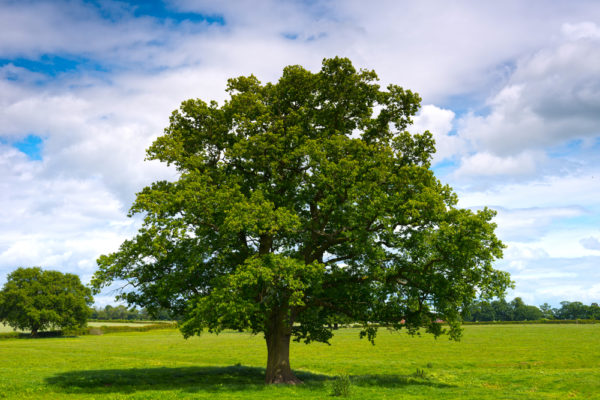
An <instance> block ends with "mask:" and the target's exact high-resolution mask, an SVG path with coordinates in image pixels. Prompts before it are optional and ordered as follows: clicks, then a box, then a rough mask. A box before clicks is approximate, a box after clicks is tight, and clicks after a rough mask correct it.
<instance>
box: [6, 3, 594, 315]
mask: <svg viewBox="0 0 600 400" xmlns="http://www.w3.org/2000/svg"><path fill="white" fill-rule="evenodd" d="M0 38H1V39H0V106H1V107H0V283H2V282H3V281H4V280H5V277H6V274H7V273H9V272H10V271H12V270H13V269H14V268H16V267H18V266H30V265H40V266H42V267H45V268H54V269H59V270H63V271H69V272H74V273H77V274H79V275H80V276H81V277H82V279H83V280H84V281H88V280H89V279H90V277H91V275H92V274H93V272H94V270H95V267H96V266H95V260H96V258H97V257H98V255H100V254H104V253H107V252H111V251H113V250H115V249H116V248H117V247H118V245H119V244H120V243H121V242H122V241H123V240H124V239H126V238H128V237H131V236H132V235H133V234H134V233H135V232H136V230H137V228H138V227H139V223H140V221H139V220H135V219H133V220H132V219H129V218H127V217H126V212H127V209H128V208H129V205H130V204H131V202H132V200H133V198H134V194H135V193H136V192H138V191H139V190H141V188H143V187H144V186H145V185H148V184H149V183H151V182H152V181H154V180H157V179H171V178H173V177H174V176H175V175H174V172H173V171H172V170H170V169H168V168H166V167H165V166H163V165H160V164H156V163H149V162H144V150H145V148H146V147H148V145H149V144H150V143H151V142H152V141H153V140H154V139H155V138H156V137H157V136H158V135H160V134H161V132H162V130H163V129H164V127H165V126H166V125H167V123H168V117H169V115H170V113H171V111H172V110H173V109H175V108H177V107H178V105H179V103H180V102H181V101H182V100H184V99H188V98H192V97H200V98H202V99H204V100H210V99H214V100H217V101H223V100H224V99H225V92H224V88H225V84H226V80H227V79H228V78H230V77H235V76H239V75H247V74H250V73H253V74H255V75H256V76H257V77H259V79H261V80H262V81H263V82H267V81H274V80H277V79H278V77H279V75H280V73H281V70H282V68H283V67H284V66H286V65H290V64H300V65H303V66H305V67H307V68H309V69H311V70H318V68H319V66H320V63H321V60H322V59H323V58H324V57H332V56H335V55H339V56H345V57H349V58H350V59H351V60H352V61H353V62H354V63H355V65H356V66H358V67H364V68H369V69H374V70H375V71H377V73H378V75H379V77H380V79H381V83H382V84H383V85H385V84H387V83H395V84H399V85H402V86H404V87H405V88H407V89H411V90H414V91H416V92H418V93H420V94H421V96H422V98H423V103H422V104H423V107H422V110H421V112H420V114H419V115H418V116H417V117H416V118H415V123H414V126H413V127H412V128H411V129H412V130H413V131H414V132H419V131H423V130H426V129H428V130H430V131H431V132H432V133H433V134H434V136H435V138H436V141H437V148H438V152H437V154H436V156H435V165H434V169H435V171H436V173H437V175H438V176H439V177H440V179H441V180H443V181H444V182H447V183H449V184H451V185H452V186H453V187H454V188H455V190H456V192H457V193H458V194H459V197H460V205H461V206H463V207H470V208H480V207H483V206H486V205H487V206H490V207H492V208H495V209H496V210H498V216H497V219H496V222H497V224H498V234H499V236H500V237H501V239H502V240H503V241H504V242H505V243H506V244H507V246H508V247H507V249H506V252H505V257H504V259H503V260H501V261H499V262H498V263H497V267H498V268H500V269H504V270H507V271H509V272H510V273H511V274H512V276H513V279H514V280H515V282H516V288H515V290H514V291H512V292H511V293H509V297H513V296H521V297H523V299H524V300H525V301H526V302H528V303H530V304H536V305H539V304H542V303H544V302H549V303H551V304H553V305H558V302H560V301H561V300H570V301H575V300H580V301H583V302H585V303H588V304H589V303H591V302H600V204H599V203H600V157H598V153H599V151H600V72H599V71H600V4H598V3H597V2H595V1H578V2H572V1H553V2H547V1H542V0H532V1H528V2H522V1H516V0H514V1H511V0H507V1H503V2H480V1H474V0H473V1H455V2H452V3H451V4H450V3H448V2H444V1H420V2H413V1H373V2H369V3H368V7H366V6H365V3H364V2H362V1H358V0H356V1H353V0H348V1H342V0H338V1H334V0H323V1H319V0H313V1H290V0H288V1H275V0H265V1H256V2H246V1H242V0H233V1H227V2H220V1H207V0H201V1H192V0H173V1H164V2H163V1H148V2H135V1H110V0H108V1H98V0H90V1H77V0H70V1H61V0H54V1H4V2H0ZM97 302H98V304H100V305H102V304H107V303H110V302H112V295H111V293H108V292H106V293H103V294H102V295H100V296H98V297H97Z"/></svg>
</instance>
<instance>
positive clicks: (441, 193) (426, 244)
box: [93, 58, 510, 383]
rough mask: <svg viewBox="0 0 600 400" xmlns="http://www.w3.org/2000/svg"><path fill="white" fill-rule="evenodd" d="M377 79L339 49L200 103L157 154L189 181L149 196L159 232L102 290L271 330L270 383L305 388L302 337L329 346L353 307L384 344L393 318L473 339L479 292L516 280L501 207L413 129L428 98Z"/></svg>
mask: <svg viewBox="0 0 600 400" xmlns="http://www.w3.org/2000/svg"><path fill="white" fill-rule="evenodd" d="M376 81H377V76H376V74H375V73H374V72H373V71H367V70H360V71H357V70H356V69H355V68H354V67H353V65H352V63H351V62H350V61H349V60H347V59H343V58H333V59H325V60H324V61H323V65H322V69H321V70H320V71H319V72H317V73H312V72H310V71H307V70H306V69H304V68H302V67H300V66H289V67H286V68H285V69H284V71H283V75H282V77H281V78H280V79H279V81H278V82H277V83H275V84H273V83H267V84H261V82H259V81H258V80H257V79H256V78H255V77H254V76H252V75H251V76H247V77H239V78H235V79H231V80H229V83H228V87H227V92H228V93H229V95H230V98H229V100H227V101H226V102H224V104H222V105H219V104H217V103H216V102H214V101H213V102H210V103H206V102H204V101H202V100H200V99H192V100H187V101H184V102H183V103H182V105H181V107H180V109H179V110H176V111H174V112H173V114H172V116H171V119H170V124H169V126H168V127H167V128H166V129H165V132H164V135H163V136H161V137H159V138H158V139H157V140H156V141H155V142H154V143H153V144H152V146H151V147H150V148H149V149H148V152H147V154H148V158H149V159H151V160H160V161H163V162H166V163H167V164H169V165H174V166H175V167H176V168H177V170H178V171H179V178H178V180H176V181H175V182H166V181H160V182H156V183H154V184H152V185H151V186H150V187H147V188H145V189H144V190H143V191H142V192H140V193H139V194H138V195H137V199H136V201H135V203H134V204H133V206H132V208H131V214H137V213H142V214H143V215H144V216H145V218H144V223H143V227H142V228H141V229H140V230H139V233H138V234H137V236H135V237H134V238H133V239H131V240H127V241H125V242H124V243H123V244H122V245H121V247H120V249H119V250H118V251H117V252H115V253H113V254H110V255H106V256H101V257H100V258H99V260H98V265H99V269H98V271H97V272H96V275H95V278H94V280H93V284H94V286H95V288H96V289H97V290H100V289H101V288H102V287H104V286H105V285H108V284H110V283H112V282H114V281H125V282H126V283H127V284H125V285H124V286H123V287H122V290H121V293H120V295H119V297H120V298H121V299H124V300H126V301H127V302H129V303H130V304H135V305H139V306H141V307H146V308H148V309H149V310H152V309H160V308H168V309H170V310H172V311H173V312H174V313H175V314H178V315H181V316H183V321H182V324H181V330H182V331H183V334H184V335H185V336H186V337H187V336H190V335H195V334H200V333H201V332H202V331H204V330H208V331H209V332H219V331H221V330H223V329H239V330H250V331H252V332H254V333H263V334H264V337H265V339H266V344H267V350H268V359H267V369H266V382H267V383H280V382H285V383H295V382H299V381H298V379H297V378H296V377H295V376H294V374H293V373H292V371H291V369H290V363H289V345H290V339H292V338H293V339H295V340H302V341H305V342H310V341H320V342H327V341H328V339H330V338H331V336H332V331H331V329H330V328H329V326H330V325H329V324H328V323H330V322H331V321H335V319H336V318H337V317H342V316H343V317H344V318H350V319H351V320H353V321H356V322H359V323H362V326H363V330H362V333H361V336H367V337H368V338H369V339H371V340H372V339H374V337H375V333H376V326H381V325H385V326H389V327H392V328H395V329H402V328H405V329H407V330H408V331H409V332H411V333H415V332H416V331H417V330H418V329H420V328H422V327H424V328H425V329H426V330H427V331H429V332H431V333H433V334H435V335H439V334H441V333H444V332H447V333H449V334H450V336H451V337H452V338H458V337H459V336H460V322H461V313H462V312H463V310H465V309H466V307H467V306H468V305H469V304H470V303H471V301H472V300H473V298H474V297H475V296H477V295H484V296H485V295H498V294H501V293H502V292H503V291H504V290H505V289H506V287H507V285H509V284H510V280H509V277H508V274H506V273H504V272H501V271H497V270H494V269H493V267H492V262H493V261H494V259H496V258H499V257H501V255H502V248H503V245H502V243H501V242H500V241H499V240H498V239H497V238H496V236H495V235H494V229H495V225H494V224H493V223H492V222H491V220H492V218H493V216H494V212H493V211H491V210H489V209H483V210H480V211H476V212H474V211H471V210H466V209H460V208H457V207H456V203H457V198H456V195H455V194H454V193H453V192H452V190H451V188H450V187H448V186H446V185H443V184H442V183H440V182H439V181H438V179H436V177H435V176H434V174H433V172H432V170H431V169H430V162H431V157H432V154H433V153H434V151H435V150H434V141H433V138H432V135H431V134H430V133H429V132H425V133H423V134H420V135H411V134H409V133H408V132H407V131H406V128H407V126H408V125H409V124H410V123H411V122H412V121H411V116H413V115H414V114H415V113H416V112H417V111H418V109H419V103H420V98H419V96H418V95H417V94H415V93H413V92H411V91H409V90H404V89H402V88H401V87H399V86H395V85H389V86H388V87H387V88H386V89H385V90H382V89H381V88H380V86H379V85H377V83H376ZM439 319H443V320H444V321H446V323H447V328H445V329H444V328H443V327H442V325H441V324H439V323H436V320H439Z"/></svg>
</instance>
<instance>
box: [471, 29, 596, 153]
mask: <svg viewBox="0 0 600 400" xmlns="http://www.w3.org/2000/svg"><path fill="white" fill-rule="evenodd" d="M578 27H579V28H577V29H575V28H576V27H573V26H572V30H573V32H575V31H577V32H579V31H581V30H582V29H583V28H581V26H579V25H578ZM585 27H587V28H586V29H587V30H590V29H591V28H590V26H589V25H585ZM594 28H595V29H598V28H597V27H596V26H595V25H594ZM581 35H582V34H579V36H578V37H580V36H581ZM572 36H573V35H571V37H572ZM588 36H589V35H588ZM588 36H585V37H586V38H587V37H588ZM582 60H585V62H582ZM598 70H600V41H598V40H580V39H577V40H575V39H573V40H568V41H566V42H564V43H562V44H560V45H557V46H556V47H549V48H545V49H543V50H540V51H538V52H536V53H535V54H533V55H532V56H526V57H523V58H522V59H521V60H519V61H518V63H517V65H516V68H515V71H514V73H513V74H512V75H511V77H510V79H509V81H508V82H507V84H506V85H505V86H504V87H503V88H502V89H501V90H499V91H498V93H497V94H496V95H494V96H493V97H492V98H491V99H490V100H489V102H488V106H489V110H490V111H489V113H488V114H487V115H476V114H469V115H467V116H465V117H464V118H463V119H462V120H461V121H460V128H459V134H460V135H461V137H463V138H464V139H466V140H469V141H470V142H471V143H472V145H473V147H474V149H476V150H477V151H485V152H490V153H494V154H496V155H498V156H502V157H506V156H510V155H513V154H515V153H520V152H523V151H524V150H529V149H542V148H545V147H548V146H556V145H559V144H561V143H564V142H566V141H569V140H573V139H585V138H592V137H598V136H600V128H598V127H599V126H600V75H599V74H598Z"/></svg>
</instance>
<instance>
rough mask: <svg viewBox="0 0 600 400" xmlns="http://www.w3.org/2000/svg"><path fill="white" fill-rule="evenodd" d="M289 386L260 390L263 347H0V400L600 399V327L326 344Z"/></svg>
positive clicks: (108, 338)
mask: <svg viewBox="0 0 600 400" xmlns="http://www.w3.org/2000/svg"><path fill="white" fill-rule="evenodd" d="M291 353H292V354H291V362H292V368H293V369H294V370H295V371H296V372H297V374H298V375H299V376H300V377H301V379H303V380H304V381H305V384H304V385H300V386H297V387H285V386H283V387H282V386H265V385H264V384H263V379H264V365H265V361H266V350H265V345H264V340H263V338H262V337H261V336H253V335H250V334H246V333H233V332H226V333H223V334H221V335H219V336H215V335H204V336H201V337H194V338H191V339H188V340H184V339H183V338H182V337H181V334H180V333H179V332H178V331H175V330H159V331H150V332H142V333H138V332H132V333H118V334H117V333H116V334H106V335H100V336H93V335H89V336H82V337H78V338H48V339H11V340H4V341H2V342H0V360H2V363H0V398H2V397H5V398H32V399H63V398H66V399H69V398H71V399H92V398H94V399H147V398H154V399H187V398H190V399H191V398H194V399H197V398H199V399H202V398H206V399H208V398H211V399H218V398H227V399H234V398H236V399H237V398H239V399H248V398H250V399H252V398H265V399H266V398H284V399H285V398H303V399H323V398H329V397H330V396H331V393H332V390H331V389H332V384H333V382H334V379H335V378H336V377H338V376H340V375H345V374H347V375H348V376H349V377H350V383H351V391H350V393H351V394H350V398H356V399H365V398H367V399H368V398H372V399H385V398H389V399H398V398H407V399H457V398H462V399H497V398H503V399H513V398H514V399H528V398H529V399H562V398H585V399H589V398H600V395H599V394H598V393H600V325H502V326H467V327H466V328H465V335H464V338H463V340H462V341H461V342H458V343H456V342H450V341H448V340H447V339H446V338H440V339H438V340H434V339H433V338H431V337H430V336H424V337H416V338H412V337H409V336H407V335H405V334H403V333H402V334H398V333H389V332H387V331H386V330H381V331H380V334H379V336H378V338H377V340H376V345H375V346H372V345H371V344H370V343H369V342H367V341H365V340H359V339H358V330H356V329H342V330H339V331H336V335H335V336H334V339H333V340H332V345H331V346H327V345H324V344H311V345H304V344H298V343H294V344H293V345H292V350H291Z"/></svg>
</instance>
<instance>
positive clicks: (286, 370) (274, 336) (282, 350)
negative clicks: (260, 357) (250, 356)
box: [265, 318, 302, 385]
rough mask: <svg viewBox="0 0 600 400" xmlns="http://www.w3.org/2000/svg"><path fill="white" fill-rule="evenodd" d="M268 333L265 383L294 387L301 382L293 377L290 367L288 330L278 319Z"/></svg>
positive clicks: (289, 335)
mask: <svg viewBox="0 0 600 400" xmlns="http://www.w3.org/2000/svg"><path fill="white" fill-rule="evenodd" d="M277 320H278V321H276V323H275V324H274V325H273V326H272V329H270V331H269V332H267V333H265V339H266V341H267V354H268V356H267V372H266V376H265V383H267V384H271V383H286V384H290V385H296V384H299V383H302V381H301V380H300V379H298V378H296V376H295V375H294V373H293V372H292V369H291V367H290V338H291V334H290V332H289V329H286V327H285V325H284V324H283V323H282V322H283V321H281V320H280V319H279V318H277Z"/></svg>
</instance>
